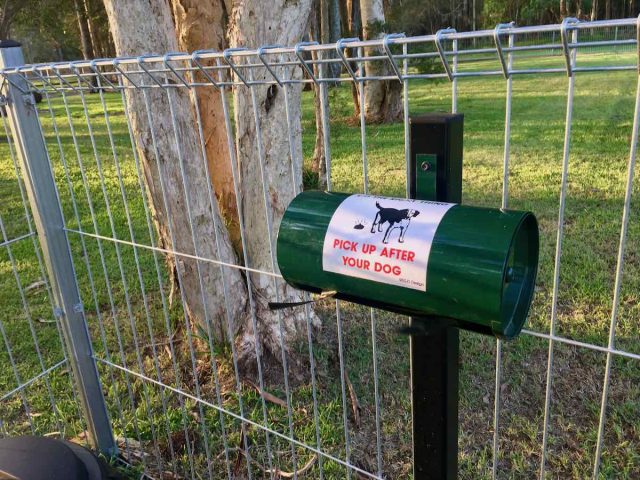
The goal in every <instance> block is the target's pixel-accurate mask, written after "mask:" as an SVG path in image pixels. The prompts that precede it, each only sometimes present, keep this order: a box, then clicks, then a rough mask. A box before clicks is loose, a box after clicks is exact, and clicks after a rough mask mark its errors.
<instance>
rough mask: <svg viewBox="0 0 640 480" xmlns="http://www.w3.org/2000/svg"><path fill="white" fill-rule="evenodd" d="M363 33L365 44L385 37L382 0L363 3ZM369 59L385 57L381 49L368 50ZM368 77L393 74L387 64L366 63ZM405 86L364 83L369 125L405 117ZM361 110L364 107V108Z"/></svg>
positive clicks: (384, 82)
mask: <svg viewBox="0 0 640 480" xmlns="http://www.w3.org/2000/svg"><path fill="white" fill-rule="evenodd" d="M360 9H361V15H362V32H363V37H364V39H365V40H372V39H374V38H380V37H382V35H383V33H384V31H383V30H384V24H385V16H384V2H383V0H360ZM365 53H366V54H367V55H369V56H373V55H384V51H383V50H382V48H379V47H368V48H365ZM365 71H366V74H367V76H368V77H373V76H376V77H377V76H384V75H389V74H390V73H391V72H392V70H391V66H390V65H389V64H388V62H366V64H365ZM401 92H402V85H401V83H400V82H398V81H397V80H387V81H372V82H365V87H364V113H365V118H366V119H367V121H368V122H393V121H396V120H398V119H400V117H401V115H402V102H401ZM361 108H362V106H361Z"/></svg>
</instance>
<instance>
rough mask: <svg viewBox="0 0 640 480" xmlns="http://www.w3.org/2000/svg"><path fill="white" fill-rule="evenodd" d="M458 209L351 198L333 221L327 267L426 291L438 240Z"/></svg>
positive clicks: (327, 242)
mask: <svg viewBox="0 0 640 480" xmlns="http://www.w3.org/2000/svg"><path fill="white" fill-rule="evenodd" d="M454 205H455V204H453V203H441V202H427V201H423V200H403V199H397V198H388V197H375V196H370V195H351V196H350V197H347V198H346V199H345V200H344V201H343V202H342V203H341V204H340V205H339V206H338V208H337V209H336V211H335V212H334V214H333V216H332V217H331V222H329V228H328V229H327V233H326V235H325V237H324V246H323V250H322V268H323V270H325V271H327V272H333V273H339V274H341V275H347V276H350V277H357V278H364V279H366V280H372V281H374V282H381V283H388V284H390V285H398V286H401V287H405V288H413V289H415V290H421V291H423V292H424V291H426V289H427V283H426V282H427V264H428V261H429V252H430V251H431V243H432V242H433V237H434V235H435V234H436V229H437V228H438V225H439V224H440V221H441V220H442V217H444V214H445V213H447V210H449V209H450V208H451V207H453V206H454Z"/></svg>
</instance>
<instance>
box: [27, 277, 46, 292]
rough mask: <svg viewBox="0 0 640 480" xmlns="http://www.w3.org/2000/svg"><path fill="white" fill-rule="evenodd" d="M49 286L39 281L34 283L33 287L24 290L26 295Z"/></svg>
mask: <svg viewBox="0 0 640 480" xmlns="http://www.w3.org/2000/svg"><path fill="white" fill-rule="evenodd" d="M46 284H47V282H45V281H44V280H38V281H37V282H33V283H32V284H31V285H29V286H28V287H26V288H25V289H24V291H25V293H27V292H30V291H31V290H36V289H38V288H40V287H44V286H45V285H46Z"/></svg>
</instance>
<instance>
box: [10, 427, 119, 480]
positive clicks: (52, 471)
mask: <svg viewBox="0 0 640 480" xmlns="http://www.w3.org/2000/svg"><path fill="white" fill-rule="evenodd" d="M2 474H5V475H10V476H9V477H8V478H12V477H15V478H19V479H21V480H106V479H114V478H117V477H114V476H112V475H109V473H108V472H107V469H106V468H105V466H104V464H103V462H102V461H101V460H99V459H98V458H97V457H96V456H95V455H94V454H93V453H92V452H90V451H89V450H87V449H86V448H84V447H82V446H80V445H77V444H75V443H71V442H66V441H64V440H57V439H53V438H45V437H31V436H27V437H13V438H3V439H0V478H3V477H2Z"/></svg>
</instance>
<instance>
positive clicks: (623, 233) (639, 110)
mask: <svg viewBox="0 0 640 480" xmlns="http://www.w3.org/2000/svg"><path fill="white" fill-rule="evenodd" d="M638 18H639V20H638V35H639V37H638V38H640V17H638ZM638 52H639V55H638V62H639V63H638V64H639V65H640V50H638ZM639 117H640V77H639V79H638V85H637V87H636V99H635V107H634V112H633V126H632V130H631V144H630V151H629V162H628V167H627V178H626V184H625V193H624V206H623V209H622V225H621V227H620V241H619V245H618V256H617V259H616V273H615V281H614V287H613V301H612V306H611V320H610V324H609V339H608V342H607V346H608V348H610V349H613V348H614V347H615V341H616V325H617V321H618V309H619V307H620V296H621V286H622V270H623V267H624V259H625V246H626V243H627V234H628V229H629V220H630V216H631V213H630V212H631V194H632V192H633V178H634V171H635V166H636V155H637V149H638V123H639V122H640V118H639ZM613 361H614V358H613V355H612V354H611V352H607V361H606V366H605V374H604V381H603V385H602V399H601V402H600V418H599V420H598V439H597V442H596V451H595V458H594V462H593V478H594V479H595V478H599V474H600V462H601V456H602V446H603V443H604V430H605V423H606V416H607V401H608V397H609V387H610V383H611V368H612V364H613Z"/></svg>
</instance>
